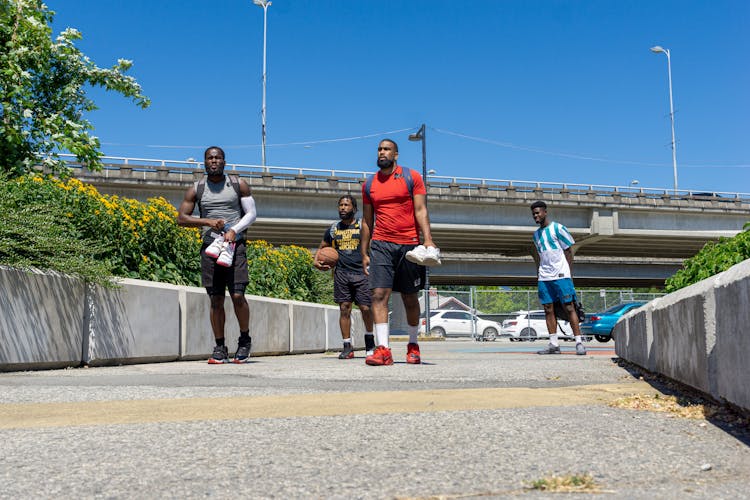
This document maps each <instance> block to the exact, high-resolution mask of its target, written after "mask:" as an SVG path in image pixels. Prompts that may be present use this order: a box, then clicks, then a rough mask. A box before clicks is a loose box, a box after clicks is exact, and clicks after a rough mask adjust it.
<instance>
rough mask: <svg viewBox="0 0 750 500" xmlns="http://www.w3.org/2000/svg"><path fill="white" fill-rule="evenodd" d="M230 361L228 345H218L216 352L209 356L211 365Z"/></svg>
mask: <svg viewBox="0 0 750 500" xmlns="http://www.w3.org/2000/svg"><path fill="white" fill-rule="evenodd" d="M224 363H229V353H228V352H227V346H225V345H217V346H216V347H214V353H213V354H212V355H211V357H210V358H208V364H209V365H223V364H224Z"/></svg>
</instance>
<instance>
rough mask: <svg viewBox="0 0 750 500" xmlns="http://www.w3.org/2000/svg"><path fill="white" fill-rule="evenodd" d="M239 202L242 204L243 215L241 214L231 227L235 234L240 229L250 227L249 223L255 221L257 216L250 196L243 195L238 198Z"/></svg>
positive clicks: (238, 232)
mask: <svg viewBox="0 0 750 500" xmlns="http://www.w3.org/2000/svg"><path fill="white" fill-rule="evenodd" d="M240 203H241V204H242V210H244V211H245V215H243V216H242V218H241V219H240V220H239V222H237V224H235V225H234V226H232V227H231V229H232V231H234V233H235V234H240V233H241V232H242V231H244V230H245V229H247V228H248V227H250V224H252V223H253V222H255V219H256V217H257V214H256V213H255V200H254V199H253V197H252V196H243V197H242V198H240Z"/></svg>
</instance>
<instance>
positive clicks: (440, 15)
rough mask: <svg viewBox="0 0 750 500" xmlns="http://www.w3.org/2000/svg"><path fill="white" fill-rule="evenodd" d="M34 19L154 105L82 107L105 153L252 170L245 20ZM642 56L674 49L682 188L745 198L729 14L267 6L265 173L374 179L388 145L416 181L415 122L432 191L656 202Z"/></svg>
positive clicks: (749, 8)
mask: <svg viewBox="0 0 750 500" xmlns="http://www.w3.org/2000/svg"><path fill="white" fill-rule="evenodd" d="M47 3H48V5H49V6H50V8H51V9H52V10H55V11H56V12H57V16H56V18H55V23H54V26H53V28H54V30H55V32H59V31H60V30H62V29H64V28H65V27H68V26H70V27H75V28H77V29H79V30H80V31H81V32H82V33H83V36H84V38H83V40H82V41H80V42H79V44H78V45H79V47H80V48H81V49H82V50H83V51H84V52H85V53H86V54H87V55H88V56H90V57H91V59H92V60H94V61H95V62H96V63H97V64H98V65H100V66H110V65H112V64H114V63H115V61H116V60H117V58H120V57H121V58H126V59H131V60H133V61H134V62H135V64H134V66H133V69H132V70H131V72H130V74H132V75H133V76H135V77H136V78H137V79H138V81H139V82H140V83H141V84H142V86H143V89H144V92H145V93H146V94H147V95H148V96H149V97H150V98H151V99H152V101H153V104H152V106H151V107H150V108H148V109H146V110H141V109H139V108H137V107H136V106H134V105H133V104H131V103H130V102H129V101H127V100H126V99H125V98H123V97H121V96H119V95H116V94H107V93H104V92H101V91H99V90H96V89H95V90H92V92H91V96H92V97H93V98H94V99H95V101H96V102H97V104H98V105H99V107H100V109H99V110H97V111H95V112H93V113H92V114H91V115H90V116H89V118H90V120H91V121H92V122H93V123H94V125H95V127H96V130H95V132H94V133H95V134H96V135H97V136H98V137H100V139H101V141H102V143H103V148H102V149H103V152H104V153H105V154H107V155H110V156H127V157H139V158H160V159H169V160H185V159H187V158H189V157H193V158H201V157H202V152H203V149H204V148H205V147H206V146H208V145H213V144H217V145H220V146H223V147H224V148H225V150H226V152H227V161H228V162H232V163H245V164H260V162H261V148H260V144H261V127H260V123H261V115H260V109H261V95H262V84H261V81H262V79H261V74H262V71H261V69H262V53H263V50H262V49H263V9H262V8H260V7H258V6H255V5H253V3H252V1H251V0H221V1H215V2H209V1H207V0H204V1H196V0H181V1H177V0H162V1H153V0H127V1H115V0H76V1H73V2H72V1H64V0H48V2H47ZM654 45H661V46H663V47H665V48H668V49H670V51H671V58H672V78H673V90H674V101H675V128H676V136H677V164H678V183H679V187H680V189H692V190H698V191H722V192H737V191H739V192H750V154H749V151H748V144H750V141H749V140H748V131H750V126H749V125H750V123H749V122H750V119H749V118H748V117H749V116H750V97H749V95H750V94H749V92H748V89H750V64H748V53H749V51H748V49H750V2H747V1H745V0H736V1H729V0H718V1H711V2H708V1H691V0H682V1H658V2H654V1H645V0H644V1H624V0H623V1H614V0H613V1H609V0H591V1H589V0H580V1H553V0H545V1H541V0H513V1H511V0H507V1H504V0H473V1H468V2H456V1H443V0H402V1H396V0H379V1H377V0H316V1H304V0H274V1H273V4H272V5H271V6H270V7H269V9H268V49H267V62H268V83H267V164H269V165H276V166H288V167H300V168H321V169H331V168H335V169H341V170H358V171H359V170H374V169H375V156H376V154H375V153H376V145H377V142H378V139H379V138H381V137H385V136H389V137H392V138H393V139H395V140H396V141H397V142H398V143H399V146H400V152H401V154H400V163H401V164H403V165H407V166H411V167H413V168H417V169H420V168H421V147H420V144H419V143H412V142H408V141H407V136H408V134H409V132H414V131H416V130H417V128H418V127H419V126H420V125H421V124H422V123H425V124H426V125H427V127H428V128H427V160H428V168H430V169H434V170H436V172H437V175H441V176H463V177H482V178H491V179H509V180H534V181H548V182H568V183H583V184H586V183H593V184H605V185H628V184H630V182H631V181H632V180H635V179H637V180H638V181H639V186H641V187H653V188H669V189H671V188H672V187H673V169H672V156H671V149H670V144H671V132H670V120H669V86H668V80H667V58H666V56H665V55H664V54H653V53H651V52H650V51H649V48H650V47H652V46H654ZM404 129H408V130H404ZM396 130H398V131H399V132H392V133H386V132H391V131H396ZM348 138H359V139H352V140H338V139H348ZM290 143H307V144H296V145H294V144H290ZM156 146H159V147H156Z"/></svg>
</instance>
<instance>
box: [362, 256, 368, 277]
mask: <svg viewBox="0 0 750 500" xmlns="http://www.w3.org/2000/svg"><path fill="white" fill-rule="evenodd" d="M362 272H363V273H365V276H369V275H370V256H369V255H363V256H362Z"/></svg>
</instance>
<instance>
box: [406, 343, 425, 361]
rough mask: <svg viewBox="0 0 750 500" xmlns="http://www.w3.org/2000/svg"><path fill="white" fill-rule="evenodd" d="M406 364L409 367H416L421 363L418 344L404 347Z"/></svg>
mask: <svg viewBox="0 0 750 500" xmlns="http://www.w3.org/2000/svg"><path fill="white" fill-rule="evenodd" d="M406 362H407V363H409V364H410V365H418V364H420V363H421V362H422V356H420V354H419V344H412V343H410V344H409V345H407V346H406Z"/></svg>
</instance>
